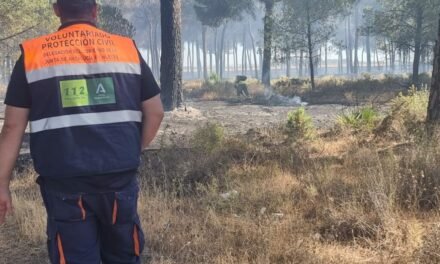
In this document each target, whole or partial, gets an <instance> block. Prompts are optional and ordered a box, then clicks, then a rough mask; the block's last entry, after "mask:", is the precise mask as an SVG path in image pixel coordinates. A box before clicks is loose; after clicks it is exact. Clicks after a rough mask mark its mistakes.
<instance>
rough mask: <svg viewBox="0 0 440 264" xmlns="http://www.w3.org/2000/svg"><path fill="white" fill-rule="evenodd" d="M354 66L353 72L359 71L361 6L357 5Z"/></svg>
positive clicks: (355, 12) (355, 13)
mask: <svg viewBox="0 0 440 264" xmlns="http://www.w3.org/2000/svg"><path fill="white" fill-rule="evenodd" d="M354 29H355V35H354V67H353V73H354V74H358V73H359V8H358V6H357V5H356V6H355V11H354Z"/></svg>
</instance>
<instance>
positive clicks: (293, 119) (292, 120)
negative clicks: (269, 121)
mask: <svg viewBox="0 0 440 264" xmlns="http://www.w3.org/2000/svg"><path fill="white" fill-rule="evenodd" d="M286 132H287V134H288V136H289V138H290V139H293V140H295V141H296V140H312V139H313V138H315V136H316V129H315V127H314V125H313V122H312V117H311V116H310V115H309V114H308V113H307V112H306V109H305V108H304V107H301V108H299V109H297V110H295V111H291V112H289V113H288V116H287V124H286Z"/></svg>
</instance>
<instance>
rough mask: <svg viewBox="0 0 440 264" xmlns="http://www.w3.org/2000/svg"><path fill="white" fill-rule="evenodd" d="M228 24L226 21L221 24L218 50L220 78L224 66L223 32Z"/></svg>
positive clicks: (221, 77)
mask: <svg viewBox="0 0 440 264" xmlns="http://www.w3.org/2000/svg"><path fill="white" fill-rule="evenodd" d="M227 26H228V24H227V23H226V24H225V25H224V26H223V31H222V37H221V40H220V51H219V61H220V65H219V66H220V67H219V68H220V79H223V73H224V71H225V70H224V66H225V57H224V49H225V34H226V29H227Z"/></svg>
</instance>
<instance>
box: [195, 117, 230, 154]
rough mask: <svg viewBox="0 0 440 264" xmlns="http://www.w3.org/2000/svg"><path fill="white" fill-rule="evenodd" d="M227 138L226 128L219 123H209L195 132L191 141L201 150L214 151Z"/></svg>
mask: <svg viewBox="0 0 440 264" xmlns="http://www.w3.org/2000/svg"><path fill="white" fill-rule="evenodd" d="M224 139H225V131H224V128H223V127H222V126H221V125H219V124H212V123H207V124H206V125H204V126H202V127H200V128H199V129H197V130H196V131H195V132H194V135H193V137H192V140H191V143H192V145H193V146H194V147H195V148H196V149H197V150H200V151H204V152H209V153H211V152H213V151H214V150H215V149H217V148H218V147H220V146H221V145H222V143H223V142H224Z"/></svg>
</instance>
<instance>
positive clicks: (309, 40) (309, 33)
mask: <svg viewBox="0 0 440 264" xmlns="http://www.w3.org/2000/svg"><path fill="white" fill-rule="evenodd" d="M306 12H307V47H308V49H309V63H310V82H311V84H312V90H315V68H314V63H313V43H312V22H311V21H310V7H309V2H307V8H306Z"/></svg>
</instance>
